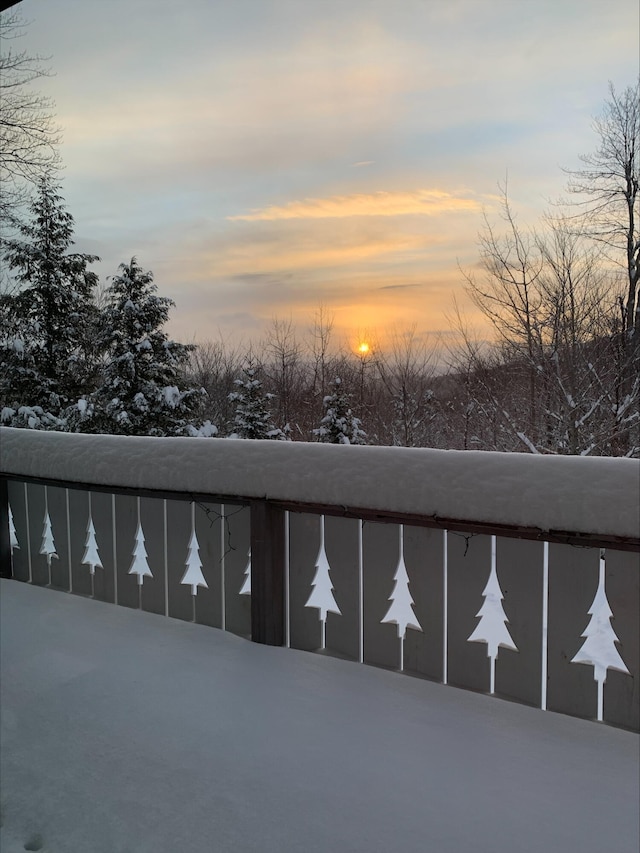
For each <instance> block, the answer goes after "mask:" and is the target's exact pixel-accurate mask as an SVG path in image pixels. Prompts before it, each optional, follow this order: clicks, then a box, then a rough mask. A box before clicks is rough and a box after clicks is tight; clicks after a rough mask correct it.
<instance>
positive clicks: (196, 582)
mask: <svg viewBox="0 0 640 853" xmlns="http://www.w3.org/2000/svg"><path fill="white" fill-rule="evenodd" d="M195 509H196V505H195V504H194V503H192V504H191V538H190V539H189V546H188V548H187V559H186V560H185V565H186V567H187V570H186V572H185V573H184V575H183V576H182V580H181V581H180V583H184V584H188V585H190V586H191V595H197V594H198V587H199V586H203V587H204V588H205V589H209V584H208V583H207V582H206V580H205V579H204V575H203V574H202V560H201V559H200V545H199V544H198V537H197V536H196V520H195Z"/></svg>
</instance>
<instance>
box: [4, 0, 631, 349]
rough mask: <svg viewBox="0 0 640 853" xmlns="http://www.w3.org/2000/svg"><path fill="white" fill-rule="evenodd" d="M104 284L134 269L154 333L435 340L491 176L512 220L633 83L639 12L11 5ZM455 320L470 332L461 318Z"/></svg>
mask: <svg viewBox="0 0 640 853" xmlns="http://www.w3.org/2000/svg"><path fill="white" fill-rule="evenodd" d="M18 10H19V11H20V12H21V14H22V15H23V17H25V18H26V19H27V20H29V21H31V22H32V23H31V25H30V27H29V28H28V31H27V35H26V37H25V38H24V39H22V40H21V43H20V46H21V47H22V48H24V49H27V50H29V51H30V52H38V53H41V54H44V55H48V56H50V57H51V59H50V62H49V64H50V66H51V68H52V70H53V71H54V72H55V76H54V77H52V78H51V79H49V80H45V81H43V82H42V83H41V85H40V89H41V91H43V92H44V93H45V94H47V95H50V96H51V97H52V98H54V99H55V102H56V112H57V116H58V119H59V122H60V124H61V126H62V128H63V134H64V136H63V139H64V141H63V145H62V149H61V154H62V158H63V161H64V164H65V170H64V173H63V175H64V178H63V195H64V196H65V198H66V201H67V205H68V208H69V210H70V212H71V213H72V214H73V216H74V218H75V220H76V236H77V244H78V247H79V249H81V250H84V251H91V252H95V253H96V254H98V255H100V256H101V258H102V262H101V263H100V264H98V265H97V267H96V268H97V270H98V272H99V274H100V277H101V279H104V278H106V276H108V275H112V274H113V273H114V272H115V271H116V269H117V266H118V264H119V263H121V262H122V261H126V260H128V259H130V257H131V256H132V255H136V256H137V257H138V260H139V262H140V264H141V265H142V266H143V267H145V268H147V269H152V270H153V271H154V273H155V278H156V283H157V284H158V288H159V291H160V293H161V294H162V295H165V296H170V297H171V298H172V299H174V300H175V302H176V308H175V309H174V310H173V313H172V320H171V325H170V331H171V333H172V334H173V335H174V336H176V337H178V338H179V339H181V340H185V341H186V340H193V339H194V338H195V339H196V340H198V341H203V340H206V339H210V338H216V337H217V336H218V334H222V335H223V336H224V337H225V338H228V339H230V340H233V341H236V342H238V341H244V342H248V341H249V340H253V341H254V342H255V341H257V340H258V339H259V338H260V336H261V334H262V332H263V330H264V327H265V324H268V323H269V321H270V319H271V318H272V317H274V316H278V317H280V318H289V317H291V318H292V319H293V321H294V322H295V323H296V324H298V325H299V326H300V327H301V328H303V327H306V326H308V325H309V323H310V321H311V318H312V317H313V314H314V312H315V311H316V310H317V308H318V306H319V305H320V304H324V306H325V307H326V308H327V309H328V311H329V312H330V313H332V314H333V315H334V316H335V324H336V330H337V331H338V334H339V335H345V336H347V337H348V338H349V339H353V338H354V336H356V334H357V332H358V330H364V329H370V330H377V333H378V336H379V337H380V338H384V333H385V330H386V329H388V328H389V327H390V326H391V325H392V324H394V323H396V324H410V323H417V325H418V328H419V330H420V331H421V332H437V331H439V330H446V329H447V328H448V326H447V320H446V314H447V313H448V312H450V311H451V306H452V298H453V295H454V294H457V295H458V298H460V297H461V294H462V276H461V274H460V272H459V270H458V264H460V265H461V266H462V267H465V268H468V267H471V266H472V265H473V264H474V263H476V262H477V259H478V250H477V242H476V241H477V232H478V230H479V229H480V228H481V226H482V216H483V211H485V212H486V213H487V215H488V216H489V217H490V218H494V217H497V214H498V210H497V205H496V201H497V192H498V186H497V185H498V182H503V181H504V180H505V176H506V175H507V174H508V182H509V191H510V195H511V197H512V200H513V202H514V206H515V208H516V210H517V212H518V215H519V218H520V221H521V222H522V223H523V224H525V223H531V224H533V223H535V222H536V220H537V218H538V217H539V216H540V214H541V213H542V212H543V211H544V209H545V208H546V207H548V203H549V200H552V199H556V198H557V197H558V196H559V195H560V194H561V193H562V191H563V186H564V184H565V181H566V176H565V175H564V174H563V172H562V167H563V166H564V167H575V166H576V165H578V163H579V161H578V155H579V154H581V153H588V152H589V151H591V150H593V148H594V147H595V144H596V137H595V135H594V133H593V131H592V129H591V122H592V118H593V116H595V115H596V114H597V113H598V112H599V111H600V109H601V106H602V103H603V101H604V100H605V98H606V96H607V85H608V81H611V82H613V84H614V85H615V86H616V88H617V89H623V88H625V87H626V86H627V85H631V84H632V83H633V82H634V80H635V79H636V78H637V74H638V25H639V11H638V2H637V0H607V1H606V2H605V0H549V1H547V0H335V2H334V0H180V2H178V1H177V0H175V2H169V0H126V2H125V0H109V1H108V2H105V0H55V2H52V0H24V2H23V3H21V4H20V6H19V7H18ZM470 317H471V319H472V320H473V316H472V312H470Z"/></svg>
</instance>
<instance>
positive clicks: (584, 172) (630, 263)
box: [568, 82, 640, 340]
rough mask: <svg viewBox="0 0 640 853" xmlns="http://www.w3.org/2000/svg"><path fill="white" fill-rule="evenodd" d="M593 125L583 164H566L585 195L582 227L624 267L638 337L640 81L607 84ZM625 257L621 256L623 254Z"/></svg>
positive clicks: (630, 320) (629, 322)
mask: <svg viewBox="0 0 640 853" xmlns="http://www.w3.org/2000/svg"><path fill="white" fill-rule="evenodd" d="M594 129H595V131H596V133H597V135H598V137H599V145H598V148H597V149H596V151H594V152H593V153H592V154H587V155H584V156H582V157H581V158H580V159H581V160H582V162H583V163H584V168H582V169H577V170H574V171H571V170H568V174H569V175H570V176H571V177H570V181H569V187H568V189H569V191H570V192H571V193H576V194H578V195H581V196H584V200H583V201H580V202H578V205H579V206H580V207H581V208H582V211H581V216H580V221H581V224H582V228H583V232H584V233H585V234H586V235H588V236H590V237H592V238H593V239H595V240H598V241H599V242H600V243H602V244H603V245H604V246H605V247H606V248H607V249H608V250H613V251H612V252H609V253H608V254H609V257H611V258H612V259H614V260H615V261H616V263H620V264H621V265H622V267H623V268H624V270H625V277H626V279H627V285H628V286H627V293H626V298H625V299H624V312H623V319H624V330H623V331H625V332H626V333H627V335H628V336H629V337H635V338H636V340H637V339H638V335H640V332H639V333H638V335H635V333H634V330H637V329H638V328H640V300H639V299H638V295H639V294H638V281H639V277H640V224H639V223H640V209H639V205H640V195H639V181H640V82H638V83H636V85H635V86H628V87H627V88H626V89H625V90H624V92H622V93H621V94H618V93H617V92H616V91H615V89H614V87H613V85H612V84H609V98H608V100H607V101H606V102H605V105H604V109H603V111H602V114H601V115H600V116H599V117H598V118H597V119H596V120H595V122H594ZM621 258H622V259H623V260H621Z"/></svg>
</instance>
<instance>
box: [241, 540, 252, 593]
mask: <svg viewBox="0 0 640 853" xmlns="http://www.w3.org/2000/svg"><path fill="white" fill-rule="evenodd" d="M239 595H251V548H249V553H248V554H247V565H246V568H245V570H244V581H243V583H242V586H241V587H240V593H239Z"/></svg>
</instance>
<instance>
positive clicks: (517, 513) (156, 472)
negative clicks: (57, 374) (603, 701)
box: [0, 427, 640, 538]
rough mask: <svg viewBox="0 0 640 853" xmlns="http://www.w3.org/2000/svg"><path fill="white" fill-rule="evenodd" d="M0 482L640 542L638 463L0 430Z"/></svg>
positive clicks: (633, 461)
mask: <svg viewBox="0 0 640 853" xmlns="http://www.w3.org/2000/svg"><path fill="white" fill-rule="evenodd" d="M0 471H1V472H2V473H5V474H13V475H18V476H25V477H35V478H42V479H47V480H63V481H66V482H69V483H78V484H88V485H102V486H111V487H113V488H114V489H117V488H118V487H125V488H132V489H152V490H153V489H157V490H160V491H175V492H187V493H196V494H201V495H206V494H210V495H216V496H226V497H228V498H234V497H235V498H268V499H272V500H281V501H296V502H298V501H299V502H302V503H318V504H334V505H337V506H348V507H351V508H356V507H357V508H362V509H368V510H382V511H387V512H399V513H404V512H407V513H415V514H420V515H425V516H437V517H440V518H445V519H455V520H459V521H468V522H474V521H475V522H485V523H493V524H503V525H516V526H526V527H532V528H536V529H539V530H542V531H551V530H554V531H563V532H570V533H591V534H596V535H603V536H617V537H630V538H638V534H639V521H638V519H639V518H640V461H638V460H633V459H620V458H604V457H580V456H536V455H529V454H524V453H497V452H483V451H458V450H430V449H425V448H404V447H360V446H342V445H331V444H310V443H303V442H278V441H241V440H236V441H234V440H220V439H211V440H206V441H205V440H202V439H200V438H198V439H196V438H147V437H126V436H113V435H99V436H96V435H81V434H71V433H57V432H45V431H37V430H23V429H12V428H8V427H4V428H2V429H0Z"/></svg>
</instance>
